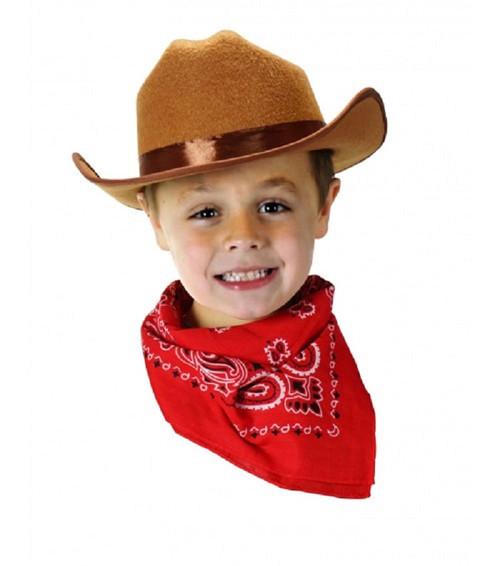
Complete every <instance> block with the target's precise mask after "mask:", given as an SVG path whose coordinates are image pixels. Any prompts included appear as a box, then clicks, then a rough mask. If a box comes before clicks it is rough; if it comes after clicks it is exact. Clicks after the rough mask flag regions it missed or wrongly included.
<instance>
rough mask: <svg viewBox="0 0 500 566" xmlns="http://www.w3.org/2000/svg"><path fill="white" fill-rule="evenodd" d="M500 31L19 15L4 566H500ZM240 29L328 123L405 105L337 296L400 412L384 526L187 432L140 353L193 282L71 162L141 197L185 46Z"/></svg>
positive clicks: (363, 192) (383, 478)
mask: <svg viewBox="0 0 500 566" xmlns="http://www.w3.org/2000/svg"><path fill="white" fill-rule="evenodd" d="M492 6H493V2H486V1H481V0H478V1H475V2H466V1H461V0H455V1H439V0H434V1H433V2H431V1H424V0H421V1H420V2H415V1H412V2H406V1H402V0H386V1H383V2H382V1H376V0H371V1H369V0H362V1H361V0H357V1H347V0H344V1H333V0H329V1H326V0H317V1H310V2H293V1H291V0H285V1H282V0H279V1H273V2H259V1H257V0H253V1H252V2H246V1H245V2H235V1H234V0H227V1H223V0H220V1H217V0H212V1H211V2H201V1H194V2H185V3H184V2H168V1H166V0H164V1H161V2H160V1H153V0H141V1H140V2H139V1H136V2H125V1H123V0H121V1H118V0H117V1H112V0H86V1H85V2H82V1H79V2H73V1H69V0H64V1H63V0H59V1H56V0H45V1H43V2H33V3H31V4H23V3H18V4H17V8H16V12H15V13H13V12H11V13H10V14H4V16H5V17H2V23H1V26H2V30H1V31H2V38H3V39H2V63H3V65H2V73H3V76H4V77H3V87H2V98H3V100H2V123H3V128H2V138H3V140H4V143H3V144H2V145H3V155H2V165H3V166H2V170H3V172H4V179H3V186H2V191H3V194H4V202H3V204H4V206H3V207H2V212H1V214H2V217H1V218H2V250H3V252H2V255H3V264H4V265H5V271H4V276H3V281H2V325H5V328H6V332H5V333H4V338H3V341H2V348H3V351H4V353H3V354H2V366H3V368H2V370H1V371H2V380H1V383H2V392H1V401H0V402H1V415H0V419H1V421H0V425H1V430H2V433H1V434H2V460H3V462H4V463H3V464H2V465H1V468H0V474H2V481H1V485H2V488H1V489H2V494H1V496H2V499H1V503H0V513H1V515H2V522H3V525H2V532H3V533H4V542H3V543H2V546H1V548H2V550H0V552H3V553H5V554H6V557H7V558H6V559H3V560H2V563H3V564H8V565H10V564H26V563H32V564H36V565H39V564H40V565H45V564H47V565H51V566H56V565H63V564H64V565H71V566H77V565H90V564H92V565H100V564H127V565H128V564H141V565H142V564H145V565H160V564H172V565H183V564H200V563H201V564H221V565H226V564H227V565H231V566H238V565H247V564H272V565H281V564H285V565H292V566H294V565H299V564H300V565H302V564H308V565H310V564H340V565H351V564H356V565H358V564H372V563H375V564H385V565H387V564H398V565H399V564H404V565H407V564H431V565H432V564H438V565H448V564H453V565H455V564H465V565H467V564H473V563H474V564H481V565H485V564H494V563H497V560H498V558H499V555H498V549H497V541H496V539H497V538H498V525H497V524H496V525H495V521H494V520H493V519H492V517H491V515H492V513H497V512H498V507H499V499H498V476H499V472H500V470H499V466H498V461H497V454H498V445H499V442H498V432H499V426H498V416H497V415H498V385H497V383H498V380H499V377H500V375H499V374H500V372H499V364H498V361H497V357H498V334H499V333H498V318H499V314H500V313H499V312H498V291H497V289H498V286H499V282H500V281H499V277H498V274H497V266H498V238H499V234H498V215H499V198H498V189H499V182H498V178H499V174H498V166H497V165H495V163H498V156H497V155H498V149H499V147H498V146H499V142H498V137H499V136H498V132H499V126H500V124H499V112H498V86H497V80H498V79H497V77H498V59H497V57H496V56H495V55H494V51H495V50H496V49H498V47H499V45H498V41H497V40H496V39H495V34H497V29H496V28H497V25H496V20H497V16H494V13H493V10H492V9H491V7H492ZM220 29H234V30H235V31H237V32H238V33H240V34H241V35H243V36H244V37H246V38H247V39H249V40H250V41H252V42H254V43H256V44H258V45H260V46H262V47H264V48H266V49H268V50H270V51H272V52H274V53H277V54H279V55H280V56H282V57H284V58H286V59H289V60H291V61H293V62H295V63H297V64H299V65H300V66H301V67H302V68H304V69H305V70H306V72H307V74H308V76H309V79H310V82H311V84H312V86H313V88H314V90H315V93H316V96H317V99H318V102H319V104H320V107H321V108H322V111H323V114H324V117H325V119H326V120H327V121H330V120H331V119H333V118H334V117H335V115H336V114H337V113H338V112H340V110H341V109H342V108H343V107H344V105H345V104H346V103H347V102H348V101H349V100H350V98H351V97H352V96H353V95H354V94H355V93H356V92H357V91H358V90H360V89H361V88H363V87H365V86H373V87H375V88H376V89H377V90H379V92H380V93H381V94H382V96H383V98H384V101H385V103H386V108H387V114H388V121H389V131H388V137H387V141H386V143H385V144H384V146H383V147H382V149H381V150H380V151H379V152H378V153H377V154H376V155H375V156H374V157H373V158H372V159H370V160H368V161H367V162H365V163H363V164H361V165H360V166H359V167H356V168H354V169H352V170H349V171H346V172H345V173H344V174H342V175H340V177H341V180H342V183H343V185H342V190H341V194H340V196H339V198H338V200H337V201H336V203H335V206H334V211H333V217H332V227H331V232H330V233H329V234H328V236H327V237H326V238H325V239H324V240H322V241H321V242H320V243H319V245H318V247H317V254H316V258H315V265H314V270H313V271H314V272H316V273H319V274H321V275H322V276H324V277H326V278H327V279H330V280H331V281H333V282H334V283H335V285H336V297H335V312H336V314H337V316H338V318H339V321H340V323H341V325H342V328H343V331H344V334H345V336H346V338H347V340H348V343H349V344H350V346H351V349H352V350H353V353H354V355H355V357H356V360H357V362H358V365H359V367H360V370H361V373H362V376H363V379H364V382H365V385H366V387H367V389H368V390H369V391H370V393H371V395H372V398H373V401H374V404H375V408H376V412H377V441H378V456H377V470H376V485H375V486H374V488H373V492H372V497H371V498H370V499H368V500H363V501H352V500H340V499H335V498H328V497H322V496H315V495H308V494H303V493H296V492H291V491H286V490H281V489H279V488H277V487H274V486H272V485H271V484H267V483H265V482H264V481H262V480H259V479H257V478H255V477H253V476H251V475H249V474H247V473H245V472H242V471H240V470H239V469H236V468H233V467H232V466H230V465H229V464H227V463H226V462H225V461H223V460H222V459H220V458H218V457H217V456H215V455H213V454H212V453H210V452H208V451H205V450H202V449H201V448H198V447H197V446H195V445H191V444H190V443H189V442H187V441H185V440H183V439H181V438H180V437H177V436H176V435H175V434H174V433H173V432H172V430H171V428H170V427H169V425H168V424H167V423H165V422H164V420H163V417H162V416H161V413H160V410H159V409H158V407H157V406H156V402H155V400H154V398H153V395H152V392H151V390H150V387H149V384H148V380H147V375H146V371H145V368H144V363H143V359H142V353H141V348H140V338H139V327H140V324H141V322H142V319H143V318H144V316H145V315H146V313H147V312H148V311H149V310H150V309H151V308H152V307H153V306H154V304H155V303H156V301H157V300H158V298H159V295H160V293H161V291H162V290H163V288H164V287H165V286H166V285H167V284H168V283H169V282H170V281H171V280H172V279H174V278H175V277H176V275H175V272H174V270H173V267H172V265H171V263H170V260H169V257H168V255H167V254H166V253H165V252H161V251H160V250H159V249H158V248H157V247H156V244H155V242H154V239H153V234H152V231H151V230H150V228H149V225H148V224H147V222H146V217H145V216H144V215H143V214H142V213H140V212H138V211H134V210H132V209H128V208H126V207H124V206H122V205H120V204H118V203H117V202H115V201H114V200H113V199H111V198H110V197H109V196H107V195H106V194H105V193H104V192H102V191H101V190H100V189H98V188H96V187H94V186H93V185H91V184H89V183H87V182H86V181H85V180H84V179H83V178H82V177H81V176H80V175H79V174H78V172H77V170H76V169H75V168H74V166H73V164H72V162H71V159H70V156H71V152H73V151H79V152H81V153H82V154H83V155H84V157H85V158H87V159H88V160H89V162H90V163H91V164H92V165H93V166H94V167H95V168H96V170H97V171H98V172H99V173H100V174H101V175H103V176H106V177H126V176H132V175H135V173H136V172H137V156H136V139H135V95H136V93H137V90H138V89H139V87H140V85H141V83H142V81H143V80H144V78H145V77H146V75H147V74H148V73H149V71H150V70H151V69H152V67H153V65H154V64H155V63H156V61H157V60H158V59H159V57H160V55H161V53H162V52H163V50H164V49H165V48H166V47H167V45H168V44H169V43H170V42H171V41H172V40H174V39H177V38H187V39H202V38H205V37H208V36H209V35H212V34H213V33H215V32H216V31H218V30H220ZM495 43H496V44H497V45H495ZM495 48H496V49H495ZM202 94H203V93H200V95H202ZM207 103H209V101H207Z"/></svg>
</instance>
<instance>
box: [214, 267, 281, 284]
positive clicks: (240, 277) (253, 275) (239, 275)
mask: <svg viewBox="0 0 500 566" xmlns="http://www.w3.org/2000/svg"><path fill="white" fill-rule="evenodd" d="M270 272H271V270H270V269H257V270H255V271H244V272H236V271H228V272H227V273H223V274H222V275H221V276H220V278H221V279H222V281H230V282H235V281H254V280H255V279H261V278H262V277H265V276H266V275H268V274H269V273H270Z"/></svg>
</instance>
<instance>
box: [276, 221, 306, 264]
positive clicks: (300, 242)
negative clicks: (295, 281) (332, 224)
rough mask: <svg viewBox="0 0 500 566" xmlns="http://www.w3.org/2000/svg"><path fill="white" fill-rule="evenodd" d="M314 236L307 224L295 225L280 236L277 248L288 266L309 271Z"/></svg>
mask: <svg viewBox="0 0 500 566" xmlns="http://www.w3.org/2000/svg"><path fill="white" fill-rule="evenodd" d="M314 241H315V239H314V235H313V233H312V232H311V227H310V225H309V224H308V223H307V222H304V223H301V224H298V225H295V226H293V227H291V228H290V229H289V230H287V231H286V232H284V233H283V234H281V236H280V238H279V241H277V246H279V251H280V253H281V255H282V256H283V259H285V260H286V261H287V262H288V263H289V264H290V265H295V266H296V268H299V269H300V268H303V269H309V266H310V262H311V261H312V255H313V250H314Z"/></svg>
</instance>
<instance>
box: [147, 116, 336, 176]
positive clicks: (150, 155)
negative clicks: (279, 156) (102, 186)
mask: <svg viewBox="0 0 500 566" xmlns="http://www.w3.org/2000/svg"><path fill="white" fill-rule="evenodd" d="M324 125H325V123H324V122H322V121H321V120H303V121H299V122H286V123H283V124H273V125H272V126H264V127H261V128H252V129H248V130H238V131H236V132H229V133H226V134H220V135H217V136H209V137H205V138H198V139H195V140H191V141H187V142H182V143H176V144H173V145H167V146H165V147H160V148H158V149H153V150H152V151H148V152H147V153H144V154H143V155H140V156H139V167H140V171H141V175H149V174H151V173H158V172H160V171H166V170H169V169H175V168H177V167H188V166H192V165H202V164H205V163H210V162H212V161H221V160H224V159H231V158H233V157H240V156H242V155H252V154H256V153H260V152H262V151H266V150H269V149H274V148H276V147H280V146H284V145H287V144H289V143H292V142H294V141H297V140H299V139H302V138H304V137H306V136H308V135H309V134H312V133H313V132H315V131H317V130H319V129H320V128H322V127H323V126H324Z"/></svg>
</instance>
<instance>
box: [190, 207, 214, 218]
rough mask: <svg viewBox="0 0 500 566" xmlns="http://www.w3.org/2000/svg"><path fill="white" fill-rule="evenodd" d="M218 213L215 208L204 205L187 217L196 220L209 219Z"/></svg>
mask: <svg viewBox="0 0 500 566" xmlns="http://www.w3.org/2000/svg"><path fill="white" fill-rule="evenodd" d="M217 215H218V212H217V210H215V208H210V207H208V206H207V207H205V208H203V209H202V210H199V211H198V212H195V213H194V214H192V215H191V216H190V217H189V218H195V219H197V220H210V219H211V218H215V217H216V216H217Z"/></svg>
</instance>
